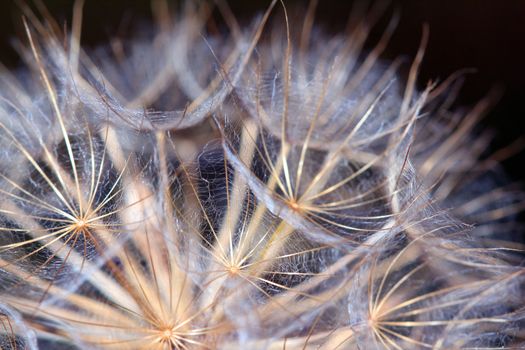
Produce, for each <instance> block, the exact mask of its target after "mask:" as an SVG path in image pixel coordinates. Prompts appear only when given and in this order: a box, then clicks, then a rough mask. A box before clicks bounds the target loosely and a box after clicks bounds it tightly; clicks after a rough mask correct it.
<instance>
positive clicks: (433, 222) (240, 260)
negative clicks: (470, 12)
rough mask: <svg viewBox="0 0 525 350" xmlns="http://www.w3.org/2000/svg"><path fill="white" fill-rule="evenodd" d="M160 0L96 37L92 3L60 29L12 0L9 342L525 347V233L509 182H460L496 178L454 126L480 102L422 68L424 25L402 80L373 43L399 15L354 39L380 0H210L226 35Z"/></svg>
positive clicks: (6, 272)
mask: <svg viewBox="0 0 525 350" xmlns="http://www.w3.org/2000/svg"><path fill="white" fill-rule="evenodd" d="M155 6H156V7H155V8H156V11H157V14H158V15H159V16H158V17H159V22H158V30H157V31H155V32H154V34H153V35H152V36H151V37H147V38H138V39H136V40H135V39H134V40H130V41H129V42H125V41H119V40H117V39H116V40H114V41H112V43H111V45H110V46H109V47H106V48H101V49H98V50H95V52H91V53H90V52H87V51H85V50H83V49H82V48H81V45H80V35H81V34H80V28H81V19H82V2H77V3H76V5H75V7H74V15H73V18H74V21H73V23H72V27H71V33H70V34H67V33H61V29H59V28H61V26H59V25H58V24H56V23H55V22H53V20H52V19H51V18H46V19H45V20H44V21H40V20H38V18H37V16H36V15H34V14H33V13H32V12H31V11H30V10H29V9H28V8H25V7H23V10H24V13H25V17H26V18H27V19H28V20H24V25H25V29H26V34H27V41H28V47H27V49H26V50H25V51H24V59H25V60H26V62H27V63H28V65H29V68H28V73H27V74H30V76H32V78H31V80H30V83H29V84H25V85H24V84H22V83H20V81H19V80H17V78H16V77H15V76H13V75H12V74H10V73H8V72H4V73H2V74H1V75H0V79H1V81H2V98H1V101H0V108H1V113H0V135H1V141H0V142H2V147H3V152H2V155H1V156H2V160H3V162H2V163H3V164H4V165H5V164H9V166H3V167H2V168H1V169H0V196H1V197H2V200H1V204H0V278H1V280H2V286H1V287H0V301H1V304H0V325H1V327H0V335H1V337H0V346H2V348H7V349H15V348H29V349H37V348H42V349H46V348H53V349H55V348H56V349H58V348H65V349H376V348H377V349H396V350H397V349H463V348H465V349H469V348H470V349H472V348H501V347H507V348H509V347H516V346H518V347H519V346H521V345H522V340H523V339H522V338H523V334H522V331H521V325H522V324H523V317H524V314H523V312H524V310H525V309H524V306H523V298H522V294H521V289H522V287H523V278H524V276H523V274H524V270H523V268H522V267H521V263H522V258H523V257H522V246H521V245H520V244H518V243H515V242H512V241H511V240H509V239H507V238H506V237H502V236H500V235H499V233H500V232H502V231H501V230H503V229H505V228H506V229H512V228H513V227H514V226H512V225H513V224H512V220H513V215H515V214H516V213H517V212H518V211H519V209H520V207H521V206H522V203H523V200H522V195H521V194H520V192H518V191H514V190H512V189H511V188H501V189H500V188H494V189H491V190H490V192H488V193H487V194H481V193H476V192H475V191H474V192H472V191H470V190H469V188H471V187H472V186H473V185H472V183H474V184H476V183H478V181H480V180H479V179H478V178H473V179H471V180H472V181H471V182H470V184H469V182H468V181H465V180H464V178H465V177H466V176H470V175H471V174H474V173H476V174H480V175H479V176H480V178H482V177H485V178H490V177H491V176H492V175H491V173H490V172H487V166H486V164H487V162H478V161H477V159H478V158H479V157H480V155H481V152H482V150H483V149H484V145H485V141H484V140H483V139H481V141H475V143H476V144H477V143H478V142H479V144H477V146H478V147H473V148H469V147H467V146H466V145H464V144H463V142H464V141H463V140H464V139H468V138H469V137H472V138H473V136H470V135H473V133H472V128H473V126H474V125H475V123H476V122H477V120H478V118H479V116H480V115H481V114H482V113H483V111H484V110H485V109H486V105H487V103H488V102H487V101H489V100H483V102H481V103H480V104H479V105H477V106H476V107H474V109H473V110H472V111H471V112H470V113H469V114H468V115H466V116H462V115H460V114H454V112H453V111H450V110H449V105H448V99H447V97H446V96H450V95H447V93H451V92H450V91H451V90H452V91H453V89H454V87H455V86H456V84H457V83H456V81H457V79H456V78H457V77H455V76H453V77H451V78H450V79H448V80H446V81H444V82H442V83H440V84H438V83H434V82H431V83H429V84H428V85H427V87H426V88H425V89H424V90H422V91H419V90H418V89H417V88H416V81H417V73H418V69H419V66H420V64H421V61H422V59H423V53H424V48H425V44H426V42H427V40H428V30H427V29H424V30H423V35H422V43H421V46H420V49H419V50H418V51H417V53H416V57H415V59H414V61H413V63H412V64H411V66H410V69H409V73H408V77H407V78H406V79H404V78H403V76H402V75H401V73H399V72H398V70H399V67H400V65H401V64H402V62H401V61H400V60H396V61H394V62H392V63H390V64H387V63H385V62H383V61H382V60H381V59H380V55H381V53H382V51H383V50H384V48H385V46H386V45H387V43H388V40H389V37H390V36H391V34H392V33H393V31H394V29H395V25H396V23H397V20H398V17H397V16H394V17H393V19H392V20H391V22H390V24H389V25H388V26H387V28H386V29H385V31H384V34H383V36H382V37H381V38H380V40H379V41H378V42H377V43H376V45H375V46H374V47H373V48H372V49H371V50H370V51H369V52H365V51H364V49H363V45H364V42H365V40H366V38H367V36H368V32H369V30H370V26H371V25H372V24H373V23H374V21H375V20H376V19H377V18H378V16H380V14H381V7H380V6H376V7H373V8H372V9H371V10H370V11H369V12H368V13H366V14H364V15H356V16H354V17H353V21H352V22H351V24H350V26H349V32H348V33H346V35H345V36H334V37H332V38H330V37H329V36H327V34H324V33H323V32H322V31H321V30H318V29H316V27H315V26H314V24H313V23H314V13H315V2H312V3H311V4H310V7H309V8H308V10H307V13H306V16H305V17H304V18H305V19H304V22H303V23H300V24H296V23H294V22H292V21H291V20H289V17H288V10H287V8H286V6H284V5H283V4H281V5H279V3H278V2H277V1H273V2H272V3H271V4H270V6H269V8H268V9H267V10H266V12H264V13H263V14H262V15H261V16H260V17H259V18H258V19H257V20H256V21H255V22H254V24H253V25H252V26H248V27H246V28H243V29H241V28H242V27H241V26H240V25H239V24H238V23H237V21H236V20H235V18H234V17H233V15H232V14H231V12H230V10H229V8H228V7H227V5H226V4H225V3H223V2H220V1H219V2H217V8H218V10H219V12H220V13H221V14H222V15H223V17H224V19H225V23H224V26H225V28H227V29H228V31H229V33H228V34H224V33H222V34H221V35H219V34H217V33H213V32H211V31H210V32H207V29H206V28H207V27H206V23H208V22H209V21H211V17H210V16H211V13H212V7H211V5H210V4H206V3H203V4H199V5H195V4H192V3H189V2H188V3H186V4H185V5H184V6H183V9H182V11H181V12H180V15H179V16H177V17H174V18H168V17H167V16H166V13H167V11H166V7H167V5H166V4H164V3H162V2H156V3H155ZM279 13H281V14H282V18H277V19H272V18H271V17H272V16H278V14H279ZM272 20H273V21H275V22H271V21H272ZM270 23H273V24H272V25H270ZM272 28H273V29H272ZM272 30H273V32H272V33H271V34H272V35H268V33H269V32H271V31H272ZM225 31H226V29H225ZM64 43H65V44H64ZM320 43H323V44H320ZM26 85H27V86H26ZM451 115H452V116H453V117H450V116H451ZM461 118H463V119H461ZM35 126H36V127H35ZM460 160H462V161H465V162H466V164H467V165H466V167H460V165H462V164H460V163H459V161H460ZM476 164H478V165H477V168H475V169H474V170H470V168H472V166H473V165H476ZM471 177H472V176H471ZM469 186H470V187H469ZM465 192H466V193H465ZM491 202H492V203H491ZM480 217H481V219H482V220H480ZM476 224H477V226H474V225H476Z"/></svg>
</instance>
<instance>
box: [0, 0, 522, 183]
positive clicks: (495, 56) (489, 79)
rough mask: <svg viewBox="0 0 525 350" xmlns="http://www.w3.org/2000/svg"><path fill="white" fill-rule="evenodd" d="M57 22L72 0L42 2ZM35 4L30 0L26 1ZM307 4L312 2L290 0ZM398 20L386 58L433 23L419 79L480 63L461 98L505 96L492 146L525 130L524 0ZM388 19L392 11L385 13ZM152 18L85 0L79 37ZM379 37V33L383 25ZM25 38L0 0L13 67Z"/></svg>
mask: <svg viewBox="0 0 525 350" xmlns="http://www.w3.org/2000/svg"><path fill="white" fill-rule="evenodd" d="M42 1H43V2H44V3H45V5H46V6H47V7H48V9H49V11H50V12H51V13H52V14H53V15H54V16H55V17H56V18H57V19H58V20H59V23H63V22H64V21H68V23H69V20H70V14H71V8H72V4H73V1H72V0H42ZM28 2H29V3H31V0H29V1H28ZM228 2H229V4H230V6H231V7H232V9H233V10H234V13H235V14H236V16H237V17H238V18H239V19H240V20H241V21H242V20H249V19H250V18H252V17H253V15H254V14H257V13H260V12H261V11H262V10H264V9H265V8H266V7H267V6H268V4H269V3H270V0H244V1H243V0H233V1H228ZM319 2H320V4H319V6H318V11H317V17H316V20H317V23H320V24H321V25H323V26H324V27H325V28H326V30H328V31H334V32H336V31H338V30H341V29H342V28H343V27H344V25H345V23H346V21H347V19H348V16H349V13H350V11H351V9H352V4H353V2H354V1H341V0H340V1H336V0H320V1H319ZM285 3H286V4H287V5H289V6H290V7H294V6H297V7H304V8H306V7H307V5H308V1H290V0H288V1H286V0H285ZM389 6H390V10H389V11H392V9H397V10H399V12H400V14H401V21H400V23H399V25H398V27H397V30H396V32H395V35H394V37H393V38H392V40H391V41H390V44H389V46H388V49H387V52H386V54H385V56H386V57H387V58H393V57H397V56H399V55H407V56H408V57H413V56H414V55H415V52H416V50H417V47H418V45H419V42H420V39H421V28H422V25H423V23H428V24H429V27H430V40H429V44H428V47H427V50H426V54H425V58H424V61H423V65H422V67H421V74H420V77H419V79H420V83H421V84H424V83H425V82H426V81H427V80H429V79H436V78H439V79H441V80H443V79H445V78H446V77H448V76H449V75H450V74H452V73H453V72H455V71H457V70H459V69H462V68H475V69H476V70H477V72H476V73H474V74H469V75H468V76H467V79H466V82H465V85H464V87H463V89H462V90H461V92H460V95H459V97H458V104H460V105H467V106H468V105H473V104H474V103H475V102H476V101H477V100H479V99H480V98H482V97H483V96H485V95H486V94H487V93H488V92H489V90H490V89H491V88H493V87H500V88H503V95H502V97H501V99H500V100H499V102H498V104H497V105H496V106H495V107H494V108H493V109H492V110H491V112H490V113H489V115H488V116H487V118H485V120H484V121H483V123H484V125H486V126H487V127H490V128H493V129H495V130H496V131H497V136H496V138H495V140H494V142H493V144H492V146H491V147H492V150H497V149H498V148H500V147H503V146H505V145H508V144H509V143H511V142H512V141H514V140H516V139H517V138H519V137H522V136H525V68H524V65H525V1H523V0H397V1H396V0H392V1H390V5H389ZM385 17H387V19H388V14H387V15H386V16H385ZM149 18H151V5H150V1H149V0H142V1H131V0H127V1H126V0H108V1H99V0H86V3H85V6H84V22H83V30H82V41H83V43H84V44H85V45H96V44H97V43H105V42H107V39H109V38H111V37H114V36H116V35H119V34H124V35H125V34H129V32H130V31H129V30H128V28H130V27H131V28H132V27H133V25H134V24H136V23H138V22H140V21H144V20H146V21H147V20H148V19H149ZM378 28H379V29H378V32H377V33H373V36H374V35H375V36H377V35H379V34H380V33H381V29H382V28H384V26H383V27H381V25H379V26H378ZM15 36H22V37H23V31H22V27H21V19H20V11H19V10H18V9H17V6H16V3H15V2H14V1H13V0H8V1H1V2H0V61H1V62H3V63H4V64H6V65H8V66H11V67H15V66H16V65H17V64H18V63H17V62H18V58H17V55H16V52H15V51H14V50H13V49H12V48H11V44H10V39H11V38H13V37H15ZM504 165H505V168H506V170H507V172H508V173H509V175H510V176H511V178H512V179H513V180H515V181H517V180H523V179H525V152H521V153H519V154H518V155H516V156H514V157H512V158H510V159H508V160H506V161H505V162H504Z"/></svg>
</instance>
